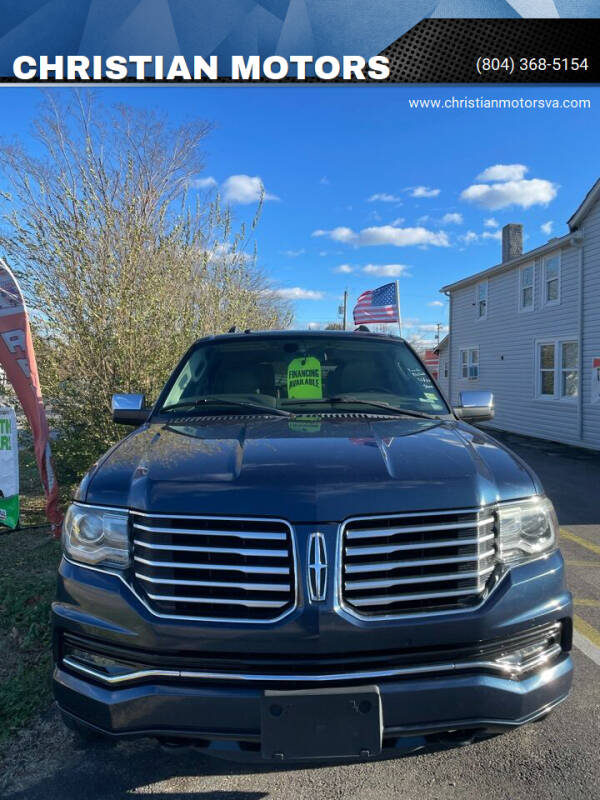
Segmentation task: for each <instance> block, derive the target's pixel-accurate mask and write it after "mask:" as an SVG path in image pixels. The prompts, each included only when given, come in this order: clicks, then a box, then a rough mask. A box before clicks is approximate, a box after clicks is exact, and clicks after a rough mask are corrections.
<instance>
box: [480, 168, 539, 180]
mask: <svg viewBox="0 0 600 800" xmlns="http://www.w3.org/2000/svg"><path fill="white" fill-rule="evenodd" d="M526 172H529V170H528V168H527V167H526V166H525V165H524V164H494V166H493V167H488V168H487V169H484V170H483V172H480V173H479V175H478V176H477V177H476V178H475V180H476V181H520V180H522V179H523V178H524V177H525V173H526Z"/></svg>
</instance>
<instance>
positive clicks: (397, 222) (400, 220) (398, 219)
mask: <svg viewBox="0 0 600 800" xmlns="http://www.w3.org/2000/svg"><path fill="white" fill-rule="evenodd" d="M405 222H406V220H405V219H404V217H396V219H393V220H392V221H391V222H390V225H393V226H394V227H395V228H396V227H397V226H398V225H403V224H404V223H405Z"/></svg>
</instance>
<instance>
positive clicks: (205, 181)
mask: <svg viewBox="0 0 600 800" xmlns="http://www.w3.org/2000/svg"><path fill="white" fill-rule="evenodd" d="M216 185H217V182H216V180H215V179H214V178H213V176H212V175H209V176H208V178H194V179H193V180H191V181H190V186H191V187H192V189H214V187H215V186H216Z"/></svg>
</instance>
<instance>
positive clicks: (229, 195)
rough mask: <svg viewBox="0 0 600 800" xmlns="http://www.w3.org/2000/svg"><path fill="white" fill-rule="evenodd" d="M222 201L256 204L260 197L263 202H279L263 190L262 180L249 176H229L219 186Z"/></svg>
mask: <svg viewBox="0 0 600 800" xmlns="http://www.w3.org/2000/svg"><path fill="white" fill-rule="evenodd" d="M221 191H222V192H223V199H224V200H225V202H226V203H239V204H240V205H247V204H248V203H257V202H258V201H259V200H260V198H261V196H263V197H264V199H265V200H279V198H278V197H277V196H276V195H274V194H270V193H269V192H267V191H266V190H265V187H264V184H263V182H262V179H261V178H260V177H259V176H258V175H255V176H251V175H230V176H229V178H227V179H226V180H225V181H224V182H223V185H222V186H221Z"/></svg>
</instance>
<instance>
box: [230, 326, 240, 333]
mask: <svg viewBox="0 0 600 800" xmlns="http://www.w3.org/2000/svg"><path fill="white" fill-rule="evenodd" d="M237 332H238V326H237V325H232V326H231V328H229V330H228V331H227V333H237Z"/></svg>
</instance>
